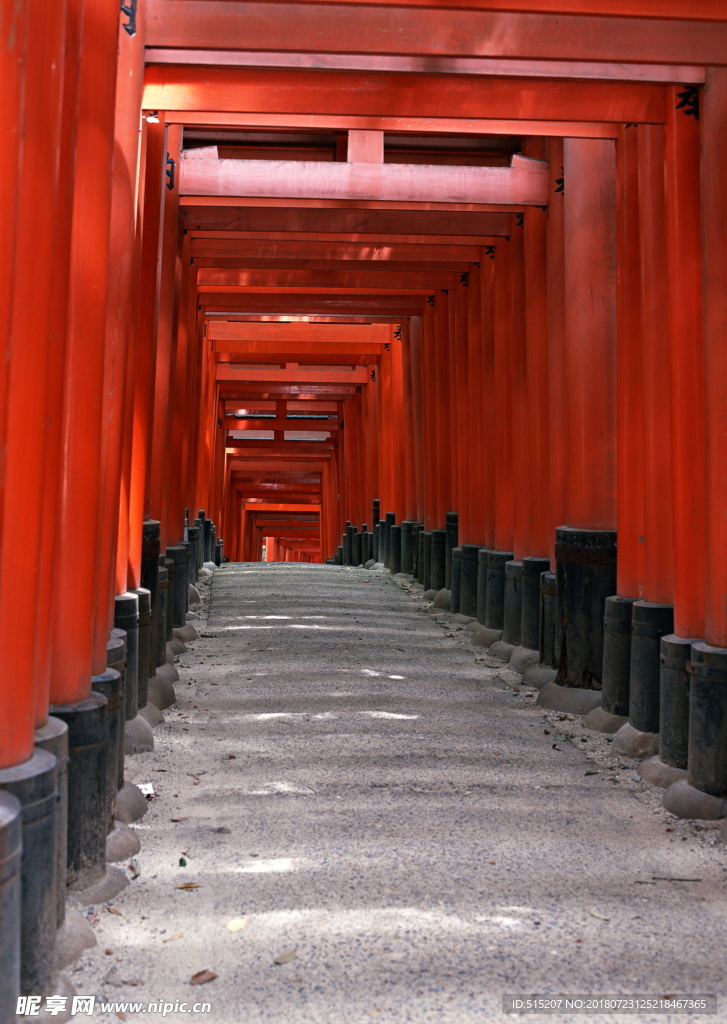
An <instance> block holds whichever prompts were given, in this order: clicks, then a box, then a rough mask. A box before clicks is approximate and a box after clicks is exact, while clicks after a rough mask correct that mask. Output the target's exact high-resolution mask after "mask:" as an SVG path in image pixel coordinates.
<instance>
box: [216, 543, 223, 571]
mask: <svg viewBox="0 0 727 1024" xmlns="http://www.w3.org/2000/svg"><path fill="white" fill-rule="evenodd" d="M215 565H216V566H217V567H218V568H219V566H221V565H222V541H221V540H217V541H215Z"/></svg>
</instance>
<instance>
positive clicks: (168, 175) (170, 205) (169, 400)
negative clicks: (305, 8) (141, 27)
mask: <svg viewBox="0 0 727 1024" xmlns="http://www.w3.org/2000/svg"><path fill="white" fill-rule="evenodd" d="M181 144H182V126H181V125H178V124H175V125H170V126H168V127H167V130H166V139H165V151H164V187H163V189H162V213H161V231H160V250H159V262H158V269H157V274H158V285H157V287H158V293H157V296H158V298H157V303H156V310H155V311H156V331H155V336H156V359H155V364H154V411H153V417H152V430H151V435H150V439H149V440H150V445H149V465H148V484H147V488H148V494H149V507H148V512H149V517H150V518H151V519H157V520H159V523H160V524H161V525H160V544H161V550H162V551H165V550H166V547H167V544H168V543H169V541H168V537H167V513H168V509H169V489H170V480H171V476H172V474H173V473H177V472H178V471H179V467H178V466H172V465H170V459H169V455H170V451H171V450H172V433H171V428H172V406H173V402H174V369H175V354H176V329H177V322H176V316H175V308H176V303H177V300H178V288H179V283H178V275H177V266H178V259H177V236H178V232H179V227H178V224H177V220H178V211H179V153H180V149H181ZM149 184H150V186H151V187H153V182H150V183H149ZM216 424H217V417H214V425H215V427H216ZM175 512H176V510H175Z"/></svg>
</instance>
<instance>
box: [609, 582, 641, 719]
mask: <svg viewBox="0 0 727 1024" xmlns="http://www.w3.org/2000/svg"><path fill="white" fill-rule="evenodd" d="M636 600H637V598H635V597H618V596H615V597H607V598H606V606H605V609H604V613H603V675H602V678H601V708H602V709H603V710H604V711H607V712H608V713H609V714H611V715H619V716H621V717H628V714H629V691H630V689H631V616H632V609H633V606H634V604H635V602H636Z"/></svg>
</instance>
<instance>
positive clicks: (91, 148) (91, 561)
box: [51, 0, 118, 704]
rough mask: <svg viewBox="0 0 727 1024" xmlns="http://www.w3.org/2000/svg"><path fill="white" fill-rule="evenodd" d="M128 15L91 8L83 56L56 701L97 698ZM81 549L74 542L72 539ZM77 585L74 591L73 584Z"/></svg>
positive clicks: (113, 8) (109, 5) (93, 4)
mask: <svg viewBox="0 0 727 1024" xmlns="http://www.w3.org/2000/svg"><path fill="white" fill-rule="evenodd" d="M117 34H118V6H117V5H116V3H115V2H114V0H86V5H85V12H84V20H83V37H82V49H81V74H80V83H79V85H80V88H79V95H80V104H79V119H78V137H77V146H76V169H75V178H74V202H73V226H72V238H71V251H70V258H69V259H70V284H69V302H68V343H67V348H66V365H65V382H64V384H65V400H64V417H63V424H62V428H61V429H62V431H63V442H64V443H63V468H62V472H63V501H62V505H61V512H60V516H59V521H58V530H59V534H60V541H61V542H60V543H59V544H58V552H57V558H56V572H57V579H58V580H63V581H64V582H65V583H66V584H68V585H69V591H67V592H65V593H64V595H63V599H62V600H59V601H58V602H57V605H56V608H55V611H54V615H53V633H52V638H53V640H52V642H53V648H52V657H53V662H52V678H51V701H52V702H53V703H58V704H60V703H73V702H74V701H78V700H82V699H83V698H84V697H86V696H87V695H88V693H89V692H90V687H91V678H90V677H91V675H92V674H98V673H101V672H103V670H104V668H105V665H106V658H105V647H104V649H103V656H99V655H98V654H97V657H96V660H95V661H94V658H93V650H92V648H93V644H92V641H93V629H94V619H95V598H96V586H97V582H98V555H99V518H100V512H101V494H102V487H103V483H102V480H103V476H102V465H101V436H102V431H101V423H102V408H103V398H104V396H103V380H104V357H105V345H106V293H107V282H108V257H109V226H110V213H111V168H112V162H113V146H114V99H115V91H116V48H117ZM71 537H73V538H78V542H77V543H68V540H69V538H71ZM71 581H72V585H71Z"/></svg>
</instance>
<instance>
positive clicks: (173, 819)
mask: <svg viewBox="0 0 727 1024" xmlns="http://www.w3.org/2000/svg"><path fill="white" fill-rule="evenodd" d="M169 820H170V821H189V818H170V819H169Z"/></svg>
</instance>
